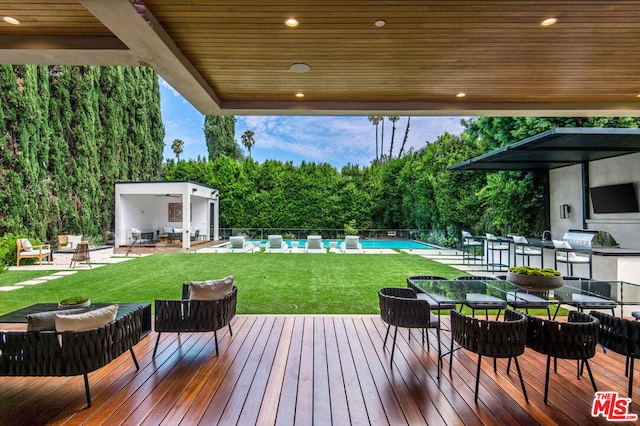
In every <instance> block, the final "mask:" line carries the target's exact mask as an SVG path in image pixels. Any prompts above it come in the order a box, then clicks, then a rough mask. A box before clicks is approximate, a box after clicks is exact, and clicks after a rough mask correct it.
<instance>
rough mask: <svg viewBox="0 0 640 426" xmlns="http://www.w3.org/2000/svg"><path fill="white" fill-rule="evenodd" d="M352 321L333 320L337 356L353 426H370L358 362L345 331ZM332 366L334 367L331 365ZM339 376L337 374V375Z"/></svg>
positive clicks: (343, 319)
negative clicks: (348, 323)
mask: <svg viewBox="0 0 640 426" xmlns="http://www.w3.org/2000/svg"><path fill="white" fill-rule="evenodd" d="M350 320H351V319H345V318H333V324H334V327H335V335H336V342H337V345H338V352H337V356H338V357H339V359H340V365H341V367H342V370H341V374H342V381H343V383H344V390H345V395H346V403H347V406H348V407H349V416H350V421H351V422H352V423H353V424H369V415H368V413H367V406H366V404H365V399H364V395H363V391H362V386H361V383H360V379H359V377H358V371H357V368H356V360H355V358H354V356H353V353H352V350H351V345H350V341H349V338H348V336H347V333H346V330H345V321H350ZM330 365H334V364H332V363H330ZM336 374H337V373H336Z"/></svg>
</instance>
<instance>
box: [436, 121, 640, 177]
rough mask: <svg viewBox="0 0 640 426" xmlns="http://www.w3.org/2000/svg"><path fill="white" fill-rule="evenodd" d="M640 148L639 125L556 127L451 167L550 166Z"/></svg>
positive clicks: (452, 168)
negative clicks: (618, 127) (619, 127)
mask: <svg viewBox="0 0 640 426" xmlns="http://www.w3.org/2000/svg"><path fill="white" fill-rule="evenodd" d="M636 152H640V129H626V128H625V129H605V128H584V127H583V128H555V129H551V130H548V131H546V132H543V133H540V134H537V135H535V136H532V137H530V138H527V139H524V140H522V141H519V142H516V143H513V144H511V145H508V146H505V147H503V148H500V149H497V150H495V151H492V152H489V153H487V154H483V155H480V156H478V157H475V158H472V159H470V160H466V161H463V162H461V163H458V164H455V165H453V166H450V167H449V168H448V170H456V171H464V170H486V171H498V170H514V171H515V170H550V169H556V168H559V167H566V166H571V165H574V164H581V163H585V162H590V161H595V160H602V159H605V158H611V157H617V156H620V155H627V154H634V153H636Z"/></svg>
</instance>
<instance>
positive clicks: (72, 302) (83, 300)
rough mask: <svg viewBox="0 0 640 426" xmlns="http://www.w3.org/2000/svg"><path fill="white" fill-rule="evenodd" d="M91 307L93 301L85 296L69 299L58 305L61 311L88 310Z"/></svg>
mask: <svg viewBox="0 0 640 426" xmlns="http://www.w3.org/2000/svg"><path fill="white" fill-rule="evenodd" d="M89 306H91V300H89V298H88V297H85V296H73V297H67V298H66V299H62V300H61V301H60V303H58V308H61V309H70V308H71V309H72V308H88V307H89Z"/></svg>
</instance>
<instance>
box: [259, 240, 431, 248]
mask: <svg viewBox="0 0 640 426" xmlns="http://www.w3.org/2000/svg"><path fill="white" fill-rule="evenodd" d="M284 241H285V242H286V243H287V245H288V246H289V247H292V245H291V243H292V242H293V241H297V242H298V247H300V248H304V247H305V245H306V243H307V240H306V239H305V240H284ZM343 241H344V240H322V242H323V244H324V247H325V248H329V243H330V242H335V243H336V245H337V246H338V247H339V246H340V243H341V242H343ZM251 242H252V243H256V244H257V243H259V244H260V247H263V248H264V247H265V246H266V245H267V240H251ZM360 243H361V244H362V248H363V249H383V248H384V249H432V248H434V247H433V246H430V245H428V244H425V243H421V242H419V241H414V240H360Z"/></svg>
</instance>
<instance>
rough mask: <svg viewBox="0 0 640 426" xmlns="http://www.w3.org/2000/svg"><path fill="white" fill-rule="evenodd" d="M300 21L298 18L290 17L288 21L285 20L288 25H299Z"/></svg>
mask: <svg viewBox="0 0 640 426" xmlns="http://www.w3.org/2000/svg"><path fill="white" fill-rule="evenodd" d="M299 23H300V22H298V20H297V19H296V18H289V19H287V20H286V21H284V24H285V25H286V26H287V27H297V26H298V24H299Z"/></svg>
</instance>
